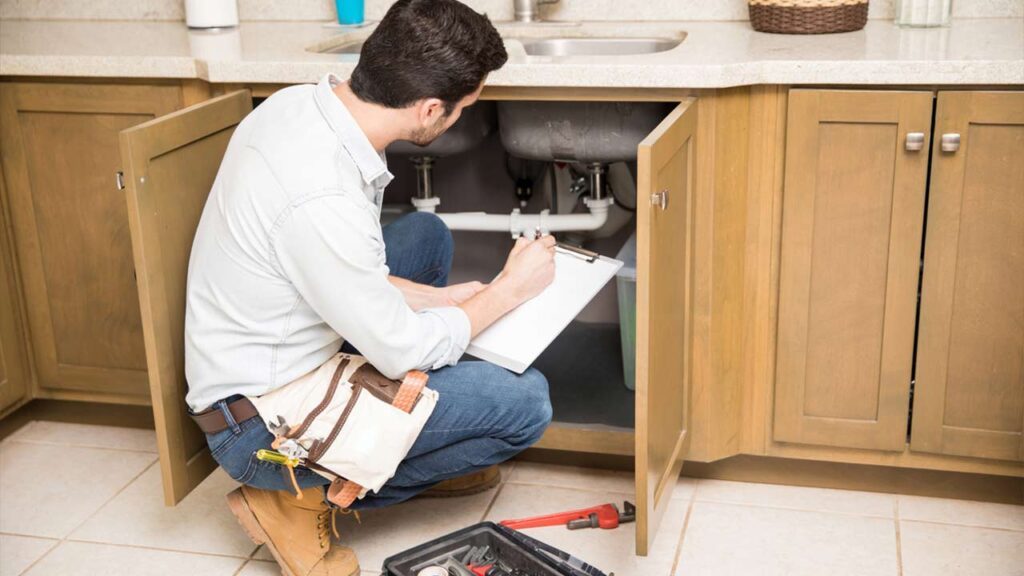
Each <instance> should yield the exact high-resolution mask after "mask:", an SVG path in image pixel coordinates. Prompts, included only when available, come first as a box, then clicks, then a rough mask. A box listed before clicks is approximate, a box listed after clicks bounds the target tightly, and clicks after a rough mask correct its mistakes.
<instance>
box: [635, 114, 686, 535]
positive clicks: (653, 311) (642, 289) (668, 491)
mask: <svg viewBox="0 0 1024 576" xmlns="http://www.w3.org/2000/svg"><path fill="white" fill-rule="evenodd" d="M696 159H697V106H696V100H695V99H690V100H688V101H686V102H683V103H682V104H680V105H679V106H678V107H677V108H676V109H675V110H674V111H673V112H672V113H671V114H669V116H668V117H667V118H665V120H664V121H662V123H661V124H660V125H659V126H658V127H657V128H655V130H654V132H652V133H651V134H650V135H649V136H648V137H647V138H646V139H645V140H644V141H643V142H641V143H640V148H639V155H638V158H637V199H638V200H637V206H638V208H637V291H636V294H637V304H636V306H637V315H636V317H637V321H636V335H637V343H636V351H637V352H636V354H637V355H636V461H635V470H636V504H637V516H636V523H637V524H636V551H637V554H640V555H646V554H647V551H648V548H649V546H650V544H651V542H652V541H653V539H654V534H655V532H656V530H657V527H658V525H659V524H660V522H661V517H662V515H663V514H664V513H665V510H666V509H667V508H668V504H669V500H670V499H671V498H672V491H673V489H674V488H675V484H676V480H677V479H678V478H679V473H680V471H681V469H682V466H683V459H684V458H685V456H686V450H687V447H688V446H689V441H690V435H689V429H690V390H691V387H692V386H691V382H692V375H693V353H692V351H693V346H692V331H693V329H692V328H693V313H692V310H693V289H694V276H693V267H694V263H693V259H694V232H695V222H694V214H695V199H696V177H697V161H696Z"/></svg>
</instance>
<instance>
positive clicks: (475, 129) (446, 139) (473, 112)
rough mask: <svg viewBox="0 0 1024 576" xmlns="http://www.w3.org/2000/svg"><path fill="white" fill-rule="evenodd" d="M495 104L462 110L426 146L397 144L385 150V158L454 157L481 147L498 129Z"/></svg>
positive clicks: (403, 141) (403, 142) (404, 141)
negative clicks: (395, 156)
mask: <svg viewBox="0 0 1024 576" xmlns="http://www.w3.org/2000/svg"><path fill="white" fill-rule="evenodd" d="M494 108H495V107H494V102H486V101H485V102H477V103H476V104H474V105H472V106H470V107H469V108H464V109H463V110H462V116H460V117H459V119H458V121H456V122H455V124H454V125H452V127H451V128H449V129H448V130H446V131H445V133H444V134H441V136H439V137H438V138H437V139H436V140H434V141H433V142H431V143H430V144H427V145H426V146H419V145H417V144H413V143H412V142H408V141H406V140H398V141H397V142H394V143H393V144H391V146H388V154H398V155H401V156H431V157H434V158H443V157H445V156H453V155H455V154H459V153H461V152H465V151H467V150H472V149H473V148H476V147H478V146H480V144H481V143H482V142H483V141H484V139H485V138H487V136H488V135H489V134H491V133H492V132H494V130H495V128H496V127H497V124H498V120H497V117H496V112H495V109H494Z"/></svg>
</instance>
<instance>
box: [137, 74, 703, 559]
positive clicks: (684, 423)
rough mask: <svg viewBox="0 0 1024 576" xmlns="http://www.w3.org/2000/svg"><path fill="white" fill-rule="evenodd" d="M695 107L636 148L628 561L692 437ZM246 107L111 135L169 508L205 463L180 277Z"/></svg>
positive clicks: (201, 111)
mask: <svg viewBox="0 0 1024 576" xmlns="http://www.w3.org/2000/svg"><path fill="white" fill-rule="evenodd" d="M695 104H696V99H692V98H691V99H686V100H685V101H684V102H682V103H681V104H679V106H678V107H677V108H676V109H675V110H674V111H673V112H672V113H671V114H670V115H669V116H668V117H667V118H666V119H665V120H664V121H663V122H662V123H661V124H660V125H659V126H658V127H657V128H656V129H655V130H654V131H653V132H652V133H651V134H650V135H649V136H648V137H647V138H646V139H645V140H644V141H643V142H642V143H641V144H640V148H639V159H638V164H639V177H638V196H639V197H640V198H643V199H644V200H643V202H641V203H640V204H639V205H640V208H639V209H638V212H639V215H638V225H637V232H638V263H637V307H638V313H637V386H636V388H637V390H636V392H637V399H636V422H637V427H636V433H635V435H633V436H634V439H635V445H634V447H635V455H636V487H637V498H636V504H637V519H636V522H637V524H636V549H637V553H638V554H647V551H648V548H649V546H650V544H651V542H652V541H653V539H654V536H655V534H656V532H657V526H658V524H659V522H660V520H661V517H662V515H663V514H664V513H665V511H666V509H667V507H668V504H669V501H670V500H671V497H672V493H673V489H674V487H675V484H676V480H677V478H678V477H679V473H680V470H681V468H682V465H683V460H684V458H685V456H686V450H687V447H688V443H689V439H690V436H689V427H690V389H691V374H692V371H693V367H692V365H693V361H692V354H691V352H690V351H691V349H692V346H691V332H692V323H693V314H692V312H691V309H692V300H693V284H694V283H693V268H694V252H695V251H694V247H693V244H694V235H695V226H694V224H695V222H694V220H695V207H694V205H695V197H696V182H697V166H698V162H697V145H696V141H697V124H698V123H697V106H696V105H695ZM250 107H251V100H250V97H249V94H248V92H236V93H232V94H227V95H224V96H221V97H219V98H215V99H213V100H210V101H208V102H204V103H202V104H198V105H196V106H193V107H190V108H188V109H185V110H182V111H180V112H176V113H174V114H170V115H168V116H165V117H161V118H157V119H155V120H152V121H150V122H147V123H145V124H142V125H139V126H136V127H133V128H131V129H128V130H125V131H124V132H122V133H121V152H122V158H123V161H124V166H125V174H126V183H127V192H128V206H129V217H130V221H131V232H132V245H133V250H134V256H135V262H136V266H137V267H138V271H139V277H138V278H139V296H140V301H141V308H142V325H143V327H144V330H145V336H146V353H147V359H148V362H149V366H150V373H149V378H150V384H151V386H152V395H153V408H154V413H155V420H156V423H157V441H158V446H159V450H160V463H161V470H162V473H163V482H164V495H165V500H166V502H167V503H168V504H170V505H173V504H175V503H177V502H179V501H180V500H181V499H182V498H184V497H185V495H187V494H188V493H189V491H191V490H192V488H194V487H195V486H196V485H198V484H199V482H201V481H202V480H203V478H204V477H205V476H206V475H207V474H208V473H209V472H210V471H211V470H212V469H213V466H214V464H213V460H212V458H211V457H210V455H209V451H208V450H207V448H206V443H205V440H204V438H203V435H202V434H200V433H199V431H198V429H197V428H196V426H195V425H194V424H193V423H192V421H191V420H190V418H189V417H188V415H187V412H186V407H185V401H184V398H185V391H186V382H185V376H184V353H183V349H182V343H183V341H184V310H185V276H186V271H187V265H188V257H189V253H190V251H191V245H192V237H193V235H194V233H195V228H196V226H197V225H198V222H199V216H200V213H201V211H202V207H203V205H204V203H205V200H206V197H207V194H208V193H209V190H210V188H211V186H212V183H213V179H214V177H215V176H216V173H217V170H218V167H219V164H220V159H221V157H222V156H223V153H224V150H225V149H226V148H227V143H228V140H229V138H230V135H231V133H232V132H233V130H234V127H235V126H236V125H237V124H238V122H240V121H241V120H242V118H243V117H244V116H245V114H246V113H247V112H248V111H249V109H250ZM652 199H656V200H657V201H656V202H654V201H652ZM584 434H586V432H584ZM599 434H600V433H599ZM574 438H575V439H577V440H578V439H579V436H575V437H574ZM616 438H618V436H616ZM563 449H564V447H563Z"/></svg>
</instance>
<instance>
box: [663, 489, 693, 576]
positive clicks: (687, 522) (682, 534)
mask: <svg viewBox="0 0 1024 576" xmlns="http://www.w3.org/2000/svg"><path fill="white" fill-rule="evenodd" d="M699 486H700V481H698V482H697V483H696V484H695V485H694V487H693V493H692V494H690V503H689V504H688V505H687V506H686V518H685V519H684V520H683V530H682V531H681V532H680V533H679V541H678V542H677V543H676V554H675V558H673V559H672V568H671V569H670V570H669V575H670V576H675V574H676V570H678V569H679V559H680V558H681V557H682V556H683V541H684V540H685V539H686V529H687V528H689V527H690V518H691V516H692V515H693V505H694V504H696V503H697V488H698V487H699Z"/></svg>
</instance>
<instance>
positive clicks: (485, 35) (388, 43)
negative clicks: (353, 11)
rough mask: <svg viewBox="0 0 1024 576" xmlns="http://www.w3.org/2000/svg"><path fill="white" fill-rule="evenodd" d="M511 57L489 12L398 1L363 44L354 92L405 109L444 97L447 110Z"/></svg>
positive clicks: (446, 3) (438, 2) (445, 1)
mask: <svg viewBox="0 0 1024 576" xmlns="http://www.w3.org/2000/svg"><path fill="white" fill-rule="evenodd" d="M507 59H508V54H506V53H505V45H504V43H503V42H502V40H501V36H500V35H498V31H497V30H495V29H494V26H493V25H492V24H491V21H490V20H489V19H488V18H487V16H485V15H483V14H478V13H476V12H474V11H473V9H471V8H470V7H468V6H466V5H465V4H462V3H460V2H457V1H456V0H398V1H397V2H395V3H394V4H393V5H392V6H391V8H390V9H389V10H388V12H387V14H385V15H384V18H383V19H381V21H380V24H378V25H377V29H376V30H374V32H373V34H370V37H369V38H367V39H366V42H364V43H363V49H362V52H360V54H359V63H358V64H357V65H356V69H355V70H354V71H353V72H352V78H351V79H350V81H349V82H350V85H351V87H352V92H354V93H355V95H356V96H357V97H359V99H360V100H362V101H364V102H373V103H374V104H380V105H383V106H387V107H388V108H405V107H407V106H410V105H412V104H413V103H415V102H416V101H418V100H422V99H424V98H439V99H440V100H442V101H443V102H444V103H445V113H446V114H448V113H451V111H452V110H453V109H454V108H455V105H456V104H457V103H458V102H459V101H460V100H462V99H463V98H465V97H466V96H468V95H469V94H472V93H473V92H474V91H475V90H476V89H477V87H478V86H480V83H481V82H482V81H483V79H484V76H486V75H487V74H488V73H490V72H491V71H493V70H497V69H498V68H501V67H502V65H504V64H505V61H506V60H507Z"/></svg>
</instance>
